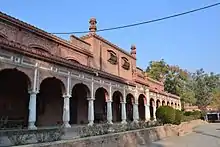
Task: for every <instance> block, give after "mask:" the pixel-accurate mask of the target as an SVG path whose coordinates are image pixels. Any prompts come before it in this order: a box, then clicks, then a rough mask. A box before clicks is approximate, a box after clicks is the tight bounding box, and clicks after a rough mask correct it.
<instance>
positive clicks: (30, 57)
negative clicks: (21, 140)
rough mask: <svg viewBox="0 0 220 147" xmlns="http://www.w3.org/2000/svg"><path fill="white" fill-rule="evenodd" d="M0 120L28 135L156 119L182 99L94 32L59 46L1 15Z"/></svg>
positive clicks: (132, 53)
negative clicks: (47, 128)
mask: <svg viewBox="0 0 220 147" xmlns="http://www.w3.org/2000/svg"><path fill="white" fill-rule="evenodd" d="M0 20H1V21H0V50H1V51H0V70H1V71H0V117H1V118H2V119H7V120H8V122H10V121H11V122H13V121H20V122H21V123H22V125H23V126H27V127H29V128H30V129H34V128H36V127H42V126H53V125H61V124H63V125H64V126H65V127H70V125H72V124H89V125H92V124H93V123H94V122H95V123H99V122H100V121H106V122H108V123H114V122H122V123H126V122H127V121H138V120H146V121H148V120H150V117H154V118H155V110H156V108H157V107H159V106H160V105H171V106H173V107H175V108H176V109H180V108H181V103H180V98H179V97H178V96H175V95H172V94H169V93H167V92H165V91H164V85H163V83H160V82H158V81H155V80H153V79H150V78H149V77H147V76H146V75H145V74H144V72H143V70H142V69H140V68H138V67H137V65H136V51H138V49H136V47H135V45H132V46H131V51H130V53H128V52H126V51H124V50H123V49H121V48H120V47H118V46H116V45H115V44H113V43H111V42H110V41H108V40H106V39H104V38H103V37H101V36H99V35H98V34H97V33H96V29H97V28H96V19H94V18H92V19H90V22H89V23H90V27H89V30H90V33H88V34H87V35H85V36H82V37H81V38H78V37H76V36H73V35H71V36H70V40H63V39H61V38H58V37H56V36H54V35H52V34H50V33H47V32H45V31H43V30H41V29H38V28H36V27H34V26H32V25H30V24H27V23H25V22H23V21H20V20H18V19H16V18H13V17H11V16H8V15H6V14H3V13H0Z"/></svg>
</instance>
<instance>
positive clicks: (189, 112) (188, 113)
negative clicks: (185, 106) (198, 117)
mask: <svg viewBox="0 0 220 147" xmlns="http://www.w3.org/2000/svg"><path fill="white" fill-rule="evenodd" d="M190 115H192V112H191V111H186V112H184V116H190Z"/></svg>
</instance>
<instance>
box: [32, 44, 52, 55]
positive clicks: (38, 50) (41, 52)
mask: <svg viewBox="0 0 220 147" xmlns="http://www.w3.org/2000/svg"><path fill="white" fill-rule="evenodd" d="M29 47H31V48H32V49H35V51H36V52H37V53H39V54H42V55H48V54H50V52H49V51H48V50H47V49H45V48H43V47H41V46H39V45H30V46H29Z"/></svg>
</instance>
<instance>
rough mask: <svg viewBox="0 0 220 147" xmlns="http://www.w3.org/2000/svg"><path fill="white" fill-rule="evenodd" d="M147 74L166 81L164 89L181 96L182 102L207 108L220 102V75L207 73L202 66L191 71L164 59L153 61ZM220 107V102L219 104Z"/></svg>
mask: <svg viewBox="0 0 220 147" xmlns="http://www.w3.org/2000/svg"><path fill="white" fill-rule="evenodd" d="M146 72H147V75H148V76H149V77H151V78H153V79H155V80H158V81H160V82H164V90H165V91H167V92H169V93H172V94H175V95H178V96H180V98H181V100H182V102H186V103H191V104H196V105H197V106H199V107H200V108H205V107H206V106H208V105H210V104H214V102H213V101H215V102H218V103H219V102H220V76H219V75H218V74H214V73H213V72H211V73H206V72H205V71H204V70H203V69H202V68H201V69H199V70H197V71H195V72H192V73H190V72H189V71H187V70H185V69H181V68H180V67H179V66H177V65H169V64H167V63H166V62H165V61H164V60H163V59H162V60H160V61H151V62H150V63H149V66H148V67H147V70H146ZM219 108H220V104H219Z"/></svg>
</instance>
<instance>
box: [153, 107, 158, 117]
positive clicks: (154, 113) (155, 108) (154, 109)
mask: <svg viewBox="0 0 220 147" xmlns="http://www.w3.org/2000/svg"><path fill="white" fill-rule="evenodd" d="M156 110H157V107H156V104H154V105H153V118H154V120H156Z"/></svg>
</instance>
